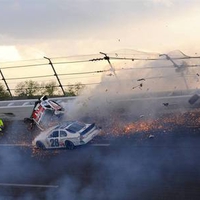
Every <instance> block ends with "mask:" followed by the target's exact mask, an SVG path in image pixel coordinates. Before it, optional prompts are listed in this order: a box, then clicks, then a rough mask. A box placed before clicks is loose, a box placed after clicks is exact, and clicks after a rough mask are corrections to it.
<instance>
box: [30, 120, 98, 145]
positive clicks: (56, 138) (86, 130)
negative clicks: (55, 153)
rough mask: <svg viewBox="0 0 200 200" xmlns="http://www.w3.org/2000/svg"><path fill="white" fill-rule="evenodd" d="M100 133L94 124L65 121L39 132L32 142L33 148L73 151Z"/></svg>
mask: <svg viewBox="0 0 200 200" xmlns="http://www.w3.org/2000/svg"><path fill="white" fill-rule="evenodd" d="M100 132H101V128H99V127H97V126H96V125H95V123H93V124H86V123H83V122H79V121H65V122H63V123H62V124H61V125H57V126H53V127H51V128H49V129H47V130H45V131H43V132H41V133H40V134H39V135H38V136H37V137H36V138H35V139H34V140H33V142H32V144H33V146H34V147H35V148H40V149H55V148H67V149H74V147H75V146H79V145H83V144H87V143H88V142H89V141H91V140H92V139H93V138H94V137H95V136H96V135H98V134H99V133H100Z"/></svg>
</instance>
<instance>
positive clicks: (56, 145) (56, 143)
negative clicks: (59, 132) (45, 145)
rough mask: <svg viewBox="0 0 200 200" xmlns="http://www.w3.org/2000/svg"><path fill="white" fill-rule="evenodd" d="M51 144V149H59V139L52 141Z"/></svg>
mask: <svg viewBox="0 0 200 200" xmlns="http://www.w3.org/2000/svg"><path fill="white" fill-rule="evenodd" d="M50 143H51V147H59V142H58V139H51V140H50Z"/></svg>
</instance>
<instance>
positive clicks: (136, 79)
mask: <svg viewBox="0 0 200 200" xmlns="http://www.w3.org/2000/svg"><path fill="white" fill-rule="evenodd" d="M199 67H200V56H187V55H185V54H184V53H182V52H181V51H173V52H170V53H168V54H159V53H145V52H139V51H134V50H119V51H114V52H110V53H104V52H100V53H99V54H93V55H79V56H70V57H61V58H48V57H43V58H41V59H37V60H26V61H15V62H1V63H0V76H1V78H2V80H1V83H2V84H4V85H5V87H6V89H7V91H8V92H9V95H10V97H11V98H12V97H13V96H15V91H16V85H17V84H19V83H20V82H22V81H26V80H35V81H37V82H38V83H40V84H39V86H38V89H39V88H41V87H43V85H45V83H46V82H48V81H54V82H55V83H56V84H55V85H54V86H53V87H56V88H57V89H58V94H59V95H60V96H66V91H67V88H68V87H70V86H74V85H76V84H77V83H81V84H82V85H84V86H87V87H94V86H99V85H101V86H103V90H104V91H105V92H107V91H108V88H109V87H110V86H111V85H112V86H113V85H116V82H120V87H118V86H117V87H118V88H117V89H118V90H120V92H121V91H122V90H124V88H127V90H134V89H135V88H136V89H137V92H136V93H141V92H144V91H145V93H146V92H154V91H153V90H156V91H163V89H165V90H166V91H173V92H174V91H175V90H176V91H180V90H181V91H182V90H188V89H189V90H191V91H193V90H196V89H198V87H199V86H198V82H199V75H200V71H199ZM172 80H173V81H172ZM172 82H173V83H172ZM121 85H123V87H121ZM152 88H153V90H152ZM27 89H29V88H27ZM98 89H99V88H98ZM138 89H139V90H138ZM112 90H113V91H114V89H112Z"/></svg>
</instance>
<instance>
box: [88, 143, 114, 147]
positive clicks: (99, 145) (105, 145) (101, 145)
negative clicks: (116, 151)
mask: <svg viewBox="0 0 200 200" xmlns="http://www.w3.org/2000/svg"><path fill="white" fill-rule="evenodd" d="M91 146H95V147H108V146H110V144H91Z"/></svg>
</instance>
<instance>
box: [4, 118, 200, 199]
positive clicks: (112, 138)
mask: <svg viewBox="0 0 200 200" xmlns="http://www.w3.org/2000/svg"><path fill="white" fill-rule="evenodd" d="M7 125H9V127H8V128H7V129H8V130H6V131H5V133H4V136H2V138H1V140H0V200H2V199H6V200H7V199H8V200H9V199H10V200H12V199H20V200H21V199H22V200H23V199H27V200H30V199H31V200H32V199H50V200H51V199H72V200H74V199H97V200H98V199H108V200H109V199H111V200H116V199H120V200H121V199H125V200H126V199H127V200H129V199H130V200H133V199H134V200H135V199H136V200H137V199H138V200H143V199H145V200H146V199H147V200H151V199H152V200H155V199H159V200H160V199H163V200H164V199H167V200H168V199H177V200H180V199H181V200H184V199H187V200H188V199H192V200H193V199H200V190H199V187H200V130H199V129H198V128H197V127H196V128H194V127H192V128H191V127H187V126H183V125H181V126H180V125H177V126H174V127H173V129H170V130H167V131H166V130H165V131H163V130H162V129H160V130H153V131H148V133H147V132H146V133H144V132H137V134H133V133H129V134H127V135H126V134H121V135H110V134H107V135H102V136H98V137H97V138H95V139H94V141H92V142H91V143H90V144H88V145H86V146H82V147H78V148H76V149H75V150H73V151H70V150H65V149H63V150H53V151H49V150H48V151H47V150H46V151H40V150H37V151H35V150H33V149H32V147H31V145H30V144H31V140H32V138H33V137H34V133H30V132H27V130H26V127H25V126H24V125H23V123H22V122H21V121H18V122H12V124H11V125H10V124H7ZM151 134H152V136H153V137H152V138H151V137H149V136H151Z"/></svg>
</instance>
